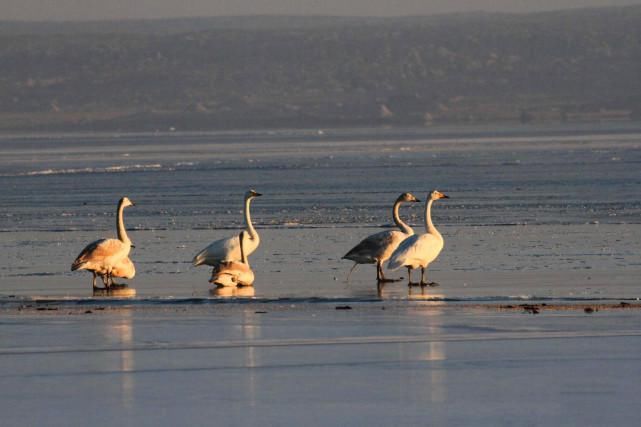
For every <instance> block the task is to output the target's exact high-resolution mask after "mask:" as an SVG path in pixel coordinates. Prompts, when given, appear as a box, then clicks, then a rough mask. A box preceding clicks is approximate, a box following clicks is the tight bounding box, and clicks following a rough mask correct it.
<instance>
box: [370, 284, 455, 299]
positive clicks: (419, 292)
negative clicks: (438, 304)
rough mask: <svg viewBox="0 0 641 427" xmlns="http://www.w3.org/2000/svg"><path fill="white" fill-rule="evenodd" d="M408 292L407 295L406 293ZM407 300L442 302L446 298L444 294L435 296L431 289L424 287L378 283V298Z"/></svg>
mask: <svg viewBox="0 0 641 427" xmlns="http://www.w3.org/2000/svg"><path fill="white" fill-rule="evenodd" d="M405 292H407V294H406V293H405ZM405 295H407V298H408V299H410V300H423V301H432V300H437V301H439V300H442V299H444V298H445V295H444V294H435V293H433V292H432V289H431V288H426V287H424V286H422V287H408V286H401V287H399V286H394V285H393V284H391V285H390V284H389V283H385V282H382V281H379V282H377V283H376V296H377V297H378V298H380V299H398V298H405Z"/></svg>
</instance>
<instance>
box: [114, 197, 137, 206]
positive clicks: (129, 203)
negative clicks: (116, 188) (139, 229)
mask: <svg viewBox="0 0 641 427" xmlns="http://www.w3.org/2000/svg"><path fill="white" fill-rule="evenodd" d="M118 204H119V205H121V206H122V207H123V208H126V207H128V206H136V204H135V203H134V202H132V201H131V200H129V197H126V196H125V197H123V198H122V199H120V202H119V203H118Z"/></svg>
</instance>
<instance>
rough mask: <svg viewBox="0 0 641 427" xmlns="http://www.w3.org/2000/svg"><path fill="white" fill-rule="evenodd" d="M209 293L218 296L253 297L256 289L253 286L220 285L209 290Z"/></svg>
mask: <svg viewBox="0 0 641 427" xmlns="http://www.w3.org/2000/svg"><path fill="white" fill-rule="evenodd" d="M209 293H210V294H211V295H213V296H216V297H227V298H235V297H245V298H247V297H253V296H254V295H256V289H254V287H253V286H218V287H215V288H212V289H210V290H209Z"/></svg>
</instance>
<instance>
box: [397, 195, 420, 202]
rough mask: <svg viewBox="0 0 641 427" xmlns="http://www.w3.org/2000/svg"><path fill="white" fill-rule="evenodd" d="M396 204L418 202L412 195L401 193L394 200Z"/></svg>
mask: <svg viewBox="0 0 641 427" xmlns="http://www.w3.org/2000/svg"><path fill="white" fill-rule="evenodd" d="M396 201H397V202H420V200H419V199H417V198H416V197H415V196H414V195H413V194H412V193H403V194H401V195H400V196H398V199H396Z"/></svg>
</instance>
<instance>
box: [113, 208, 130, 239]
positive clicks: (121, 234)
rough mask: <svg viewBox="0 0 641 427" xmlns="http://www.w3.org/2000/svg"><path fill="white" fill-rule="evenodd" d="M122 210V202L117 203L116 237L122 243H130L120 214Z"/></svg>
mask: <svg viewBox="0 0 641 427" xmlns="http://www.w3.org/2000/svg"><path fill="white" fill-rule="evenodd" d="M124 210H125V206H124V204H123V203H120V204H119V205H118V214H117V215H116V221H117V227H118V239H119V240H120V241H121V242H122V243H126V244H129V245H131V240H129V236H127V230H126V229H125V222H124V221H123V219H122V214H123V211H124Z"/></svg>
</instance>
